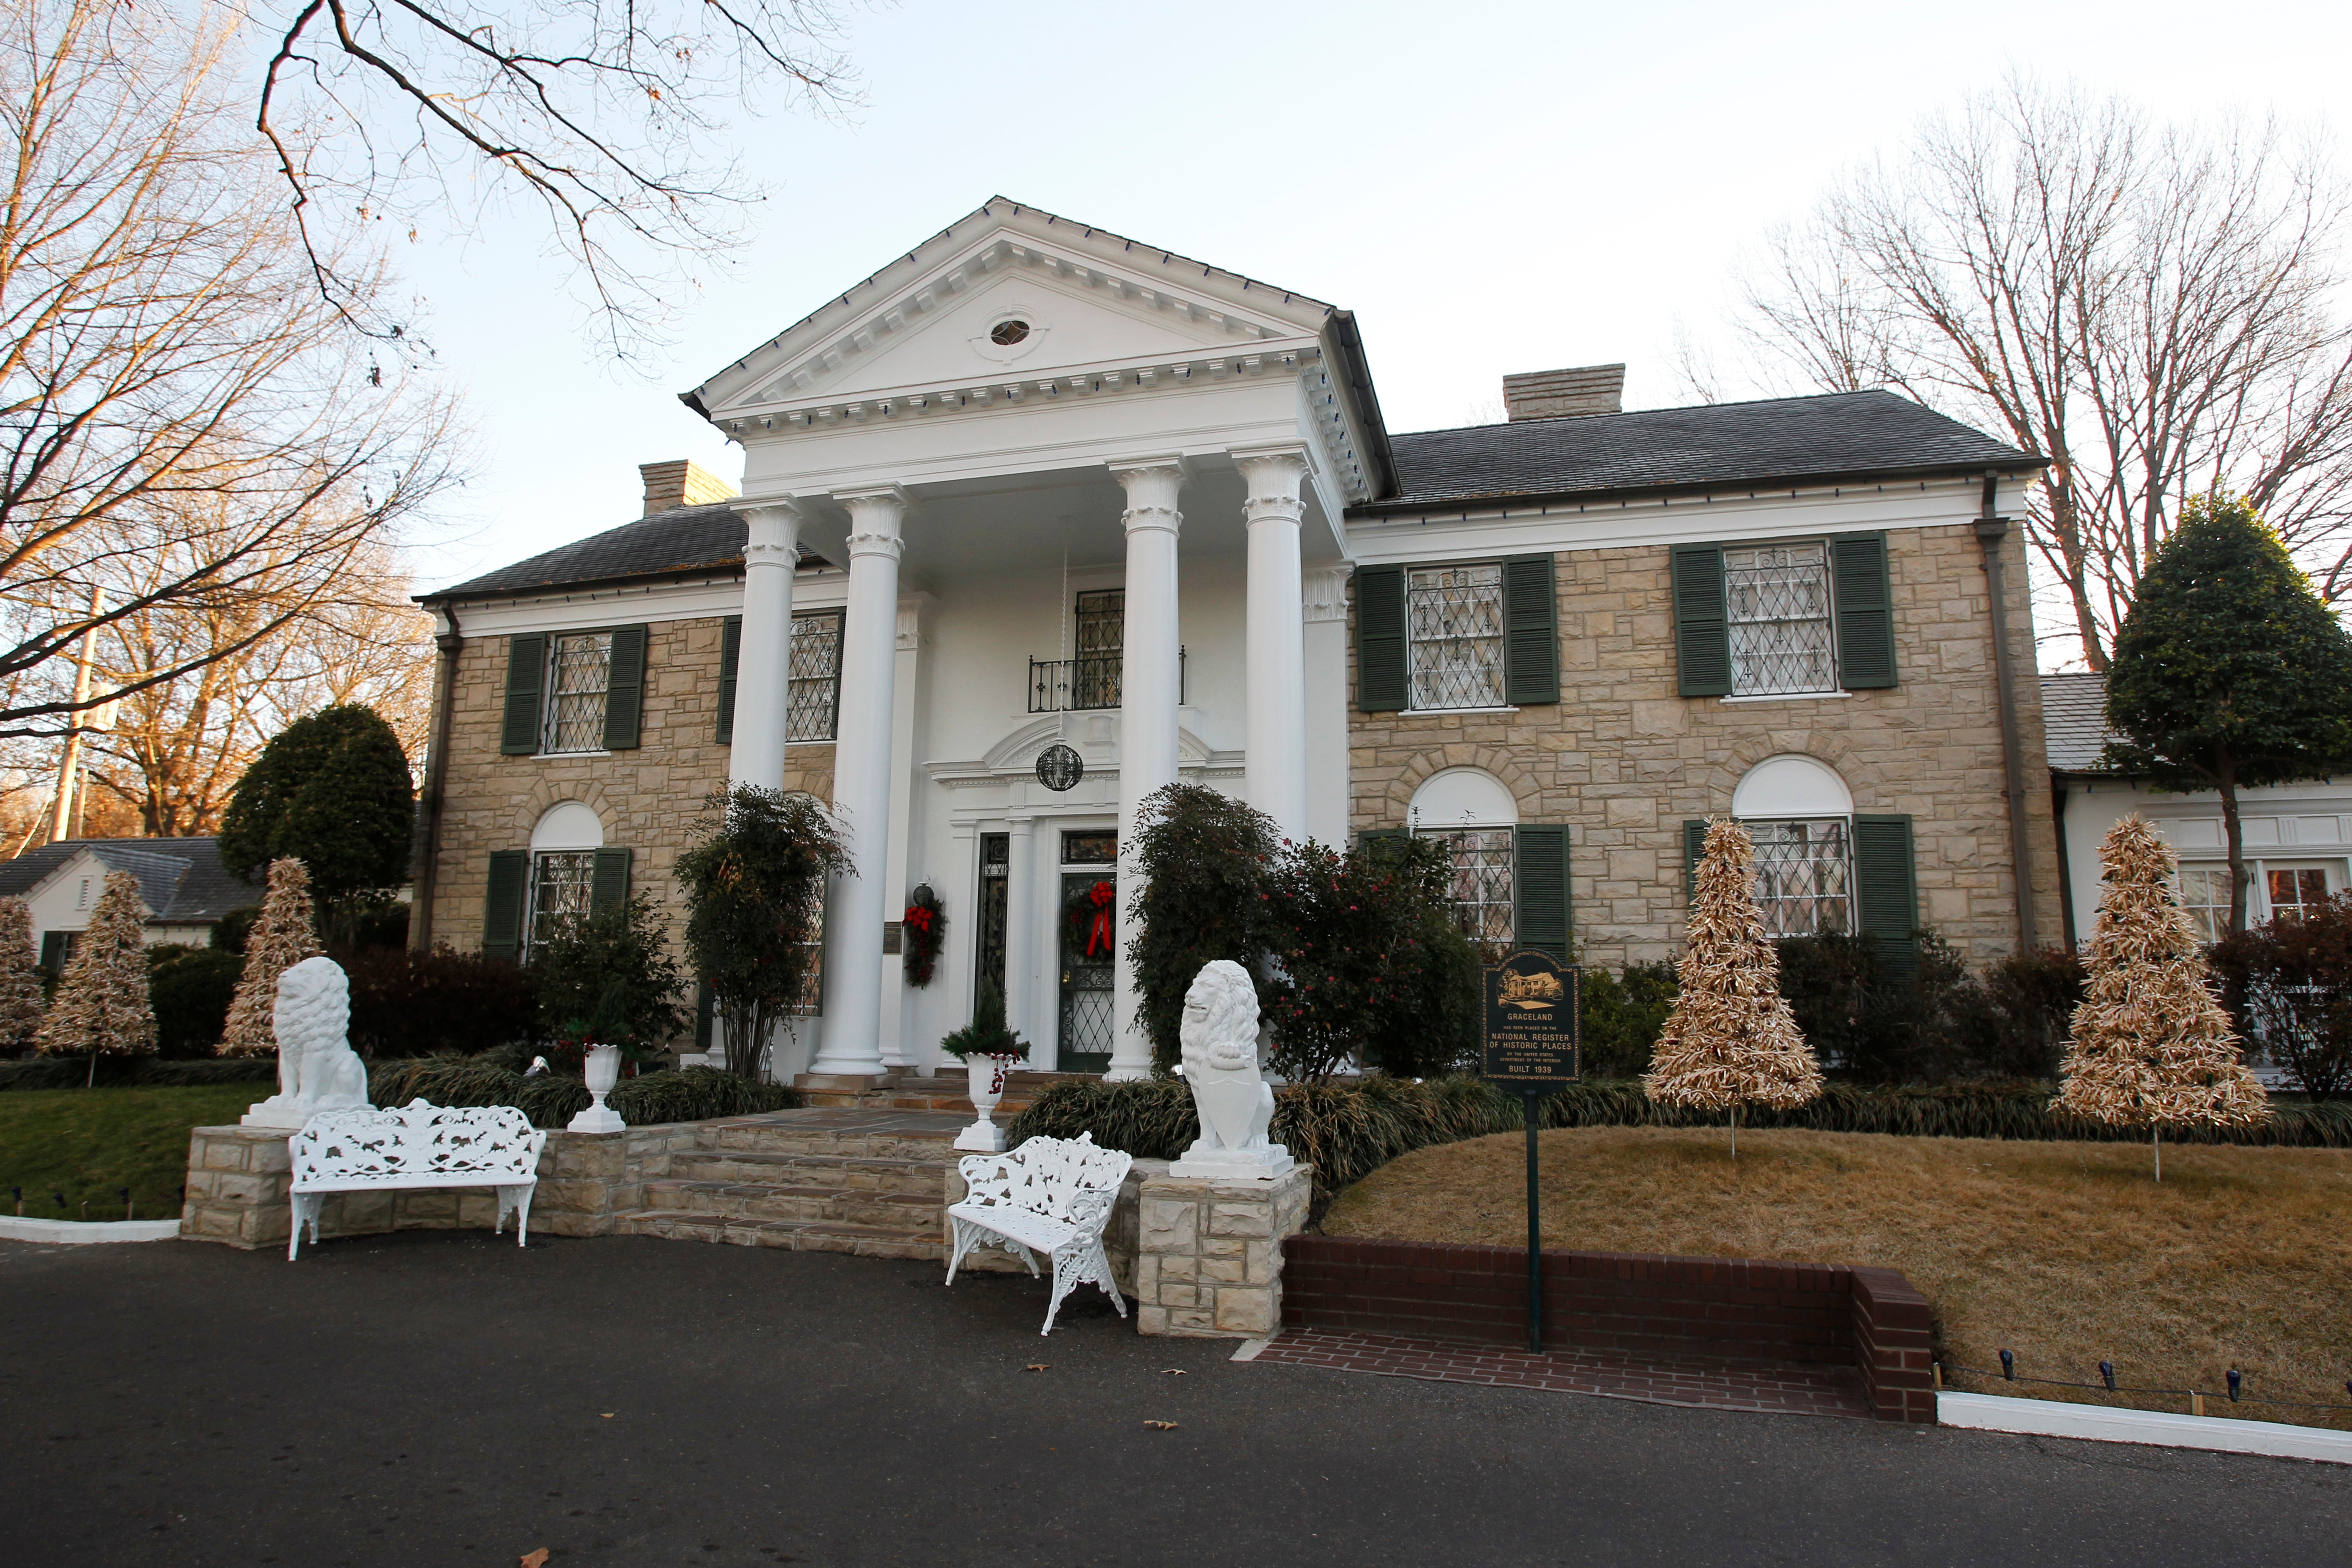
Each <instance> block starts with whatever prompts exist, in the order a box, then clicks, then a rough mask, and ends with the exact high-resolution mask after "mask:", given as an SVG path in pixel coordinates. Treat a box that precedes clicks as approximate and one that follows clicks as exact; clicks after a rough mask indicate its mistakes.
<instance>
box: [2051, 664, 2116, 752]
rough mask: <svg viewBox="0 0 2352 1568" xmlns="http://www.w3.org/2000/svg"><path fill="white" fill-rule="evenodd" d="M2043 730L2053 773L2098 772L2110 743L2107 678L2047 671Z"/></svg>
mask: <svg viewBox="0 0 2352 1568" xmlns="http://www.w3.org/2000/svg"><path fill="white" fill-rule="evenodd" d="M2042 737H2043V742H2044V743H2045V744H2046V745H2047V746H2048V747H2049V751H2050V771H2051V772H2052V773H2105V772H2107V771H2108V770H2107V769H2106V767H2105V765H2104V764H2103V763H2101V762H2100V761H2099V756H2100V753H2101V752H2102V751H2103V750H2104V749H2105V746H2106V743H2107V738H2108V731H2107V678H2106V677H2105V676H2104V675H2079V674H2078V675H2045V676H2043V677H2042Z"/></svg>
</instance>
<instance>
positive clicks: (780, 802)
mask: <svg viewBox="0 0 2352 1568" xmlns="http://www.w3.org/2000/svg"><path fill="white" fill-rule="evenodd" d="M695 833H696V840H695V843H694V845H693V847H691V848H689V849H688V850H687V852H686V853H685V854H683V855H680V856H679V857H678V858H677V880H678V882H679V885H680V886H682V887H684V888H685V889H686V898H687V909H688V914H687V918H686V951H687V954H688V957H689V958H690V959H691V960H692V961H693V964H694V969H695V973H697V974H698V975H699V976H701V979H702V984H703V985H704V987H705V988H706V989H707V990H708V991H709V994H710V1004H711V1013H712V1016H713V1018H714V1021H715V1022H717V1023H718V1024H719V1026H720V1034H721V1036H722V1037H723V1038H724V1039H725V1041H726V1045H727V1065H728V1066H729V1067H730V1068H732V1069H733V1070H734V1071H736V1072H737V1073H740V1074H741V1075H743V1076H745V1077H749V1076H751V1073H752V1071H753V1070H754V1069H755V1068H757V1067H758V1066H759V1062H760V1052H761V1048H762V1047H764V1046H765V1045H766V1044H767V1041H768V1037H769V1035H770V1034H771V1033H772V1031H773V1029H774V1028H775V1026H777V1025H778V1024H779V1023H782V1021H783V1020H784V1019H786V1018H788V1017H790V1016H792V1014H793V1009H794V1008H796V1007H797V1006H798V1005H800V1001H801V998H802V995H803V991H804V989H805V986H806V984H807V981H808V978H809V974H810V968H811V965H812V964H813V963H814V962H815V952H816V950H815V948H814V945H813V941H812V939H813V938H814V936H815V934H816V931H817V930H818V921H820V920H821V919H822V918H823V915H824V887H825V879H826V878H828V877H831V876H835V875H840V876H855V875H856V867H855V866H853V865H852V864H851V863H850V860H849V855H848V850H847V847H846V846H845V845H844V843H843V842H842V838H841V833H840V830H839V829H838V828H837V827H836V826H835V823H834V819H833V816H832V813H831V812H829V811H828V810H827V809H826V808H825V806H824V803H823V802H821V801H819V800H818V799H817V798H816V797H815V796H814V795H802V794H790V795H788V794H785V793H783V792H782V791H780V790H772V789H761V788H760V787H758V786H757V785H753V784H738V785H736V786H735V787H734V788H733V789H732V790H728V791H719V792H714V793H713V794H712V795H709V797H708V798H707V799H706V800H704V802H703V816H701V818H700V819H699V820H698V821H697V822H696V823H695Z"/></svg>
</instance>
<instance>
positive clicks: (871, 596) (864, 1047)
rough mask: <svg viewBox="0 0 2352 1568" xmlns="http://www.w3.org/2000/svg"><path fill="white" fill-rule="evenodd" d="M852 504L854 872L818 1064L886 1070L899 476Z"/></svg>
mask: <svg viewBox="0 0 2352 1568" xmlns="http://www.w3.org/2000/svg"><path fill="white" fill-rule="evenodd" d="M836 499H837V500H840V501H841V502H842V504H843V505H845V506H846V507H847V508H848V509H849V606H848V610H847V613H846V614H845V616H844V617H843V619H842V627H841V721H840V726H839V734H838V738H837V739H836V740H835V742H834V750H833V809H834V815H835V817H836V818H838V819H839V820H840V822H841V825H842V828H843V832H844V835H845V837H847V839H848V841H849V860H850V864H851V865H852V866H854V867H856V871H857V874H856V876H854V877H841V878H837V879H835V882H834V884H833V896H832V899H831V900H830V901H829V902H828V904H827V907H826V909H825V920H824V1039H823V1043H822V1045H820V1047H818V1050H817V1058H816V1060H814V1061H813V1062H811V1063H810V1064H809V1071H811V1072H812V1073H825V1074H837V1075H846V1074H877V1073H880V1072H881V1071H882V1070H883V1063H882V1050H881V1041H882V922H883V921H885V920H887V919H888V918H889V916H888V912H887V911H888V910H889V896H890V889H889V875H890V738H891V730H892V728H893V719H894V709H895V707H896V704H895V703H894V701H893V700H892V696H893V689H894V688H895V686H896V685H897V676H898V555H899V552H900V551H901V550H902V549H903V548H904V547H905V546H904V542H903V541H902V540H901V539H900V538H899V535H898V529H899V524H900V523H901V522H902V521H904V519H905V517H906V513H907V496H906V492H905V491H903V490H901V489H898V487H897V486H896V485H892V486H889V487H888V488H887V489H878V490H861V491H856V492H852V493H849V494H845V495H840V496H838V497H837V498H836Z"/></svg>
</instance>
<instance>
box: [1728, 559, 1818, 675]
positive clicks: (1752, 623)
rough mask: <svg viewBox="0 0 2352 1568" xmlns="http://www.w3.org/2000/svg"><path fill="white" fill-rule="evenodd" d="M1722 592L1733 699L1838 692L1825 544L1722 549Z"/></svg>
mask: <svg viewBox="0 0 2352 1568" xmlns="http://www.w3.org/2000/svg"><path fill="white" fill-rule="evenodd" d="M1723 593H1724V604H1725V607H1726V609H1727V612H1728V613H1729V616H1730V635H1731V690H1732V694H1733V695H1734V696H1736V697H1764V696H1770V695H1773V694H1776V693H1780V692H1789V691H1834V690H1836V689H1837V644H1836V639H1835V638H1834V637H1832V634H1831V626H1830V558H1829V547H1828V546H1827V545H1825V544H1822V543H1812V544H1769V545H1760V546H1758V547H1757V548H1754V549H1745V550H1726V551H1725V552H1723Z"/></svg>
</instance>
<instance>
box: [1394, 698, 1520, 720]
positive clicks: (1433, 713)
mask: <svg viewBox="0 0 2352 1568" xmlns="http://www.w3.org/2000/svg"><path fill="white" fill-rule="evenodd" d="M1397 711H1398V712H1400V713H1411V714H1413V715H1414V716H1416V717H1422V716H1426V717H1429V718H1441V717H1443V716H1444V715H1445V714H1448V713H1516V712H1517V711H1518V709H1517V707H1515V706H1514V705H1512V704H1511V703H1508V702H1506V703H1504V704H1503V705H1502V706H1501V707H1499V708H1400V709H1398V710H1397Z"/></svg>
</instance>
